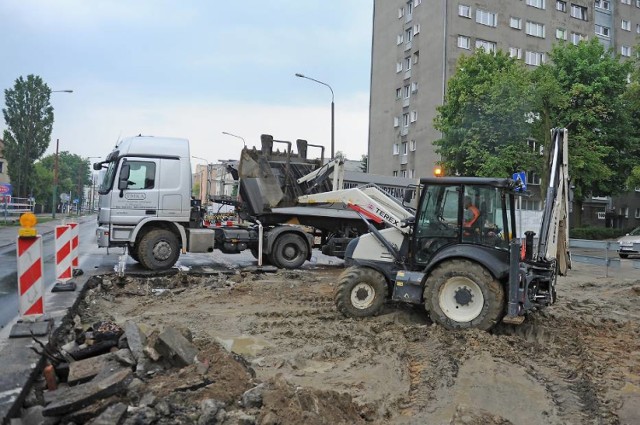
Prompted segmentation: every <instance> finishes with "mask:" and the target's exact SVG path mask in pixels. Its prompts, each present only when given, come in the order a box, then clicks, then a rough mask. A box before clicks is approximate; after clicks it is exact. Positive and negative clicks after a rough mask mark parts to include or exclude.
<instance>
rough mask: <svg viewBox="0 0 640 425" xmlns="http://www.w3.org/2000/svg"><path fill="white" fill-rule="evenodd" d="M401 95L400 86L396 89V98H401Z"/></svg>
mask: <svg viewBox="0 0 640 425" xmlns="http://www.w3.org/2000/svg"><path fill="white" fill-rule="evenodd" d="M400 97H402V89H401V88H400V87H398V88H397V89H396V99H400Z"/></svg>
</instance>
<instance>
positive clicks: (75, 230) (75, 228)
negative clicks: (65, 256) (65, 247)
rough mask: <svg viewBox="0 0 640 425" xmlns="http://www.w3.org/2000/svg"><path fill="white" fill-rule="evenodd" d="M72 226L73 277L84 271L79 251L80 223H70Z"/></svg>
mask: <svg viewBox="0 0 640 425" xmlns="http://www.w3.org/2000/svg"><path fill="white" fill-rule="evenodd" d="M69 226H71V275H72V276H73V277H76V276H80V275H82V274H83V273H84V272H83V271H82V269H81V268H80V264H79V259H78V257H79V255H80V254H79V251H80V247H79V245H80V236H79V234H80V225H79V224H78V223H75V222H72V223H69Z"/></svg>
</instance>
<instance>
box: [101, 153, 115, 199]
mask: <svg viewBox="0 0 640 425" xmlns="http://www.w3.org/2000/svg"><path fill="white" fill-rule="evenodd" d="M117 168H118V161H111V162H110V163H109V166H108V167H107V172H106V173H104V178H103V179H102V182H100V187H98V193H99V194H100V195H105V194H107V193H109V191H110V190H111V187H112V185H113V179H114V177H115V175H116V169H117Z"/></svg>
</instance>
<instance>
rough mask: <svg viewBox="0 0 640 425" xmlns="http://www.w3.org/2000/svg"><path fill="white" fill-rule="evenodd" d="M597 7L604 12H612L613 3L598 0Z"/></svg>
mask: <svg viewBox="0 0 640 425" xmlns="http://www.w3.org/2000/svg"><path fill="white" fill-rule="evenodd" d="M595 7H596V8H597V9H602V10H611V2H610V1H609V0H596V3H595Z"/></svg>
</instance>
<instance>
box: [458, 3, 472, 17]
mask: <svg viewBox="0 0 640 425" xmlns="http://www.w3.org/2000/svg"><path fill="white" fill-rule="evenodd" d="M458 16H462V17H463V18H469V19H471V7H469V6H466V5H464V4H459V5H458Z"/></svg>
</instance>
